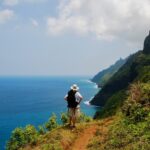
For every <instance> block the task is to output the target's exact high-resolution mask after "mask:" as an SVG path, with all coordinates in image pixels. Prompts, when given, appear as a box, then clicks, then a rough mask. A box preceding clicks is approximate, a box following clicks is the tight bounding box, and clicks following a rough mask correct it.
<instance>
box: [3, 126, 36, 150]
mask: <svg viewBox="0 0 150 150" xmlns="http://www.w3.org/2000/svg"><path fill="white" fill-rule="evenodd" d="M37 139H38V132H37V130H36V129H35V127H34V126H32V125H27V126H26V127H25V128H16V129H15V130H14V131H12V134H11V137H10V140H9V141H8V142H7V145H6V149H7V150H17V149H19V148H20V147H23V146H25V145H26V144H29V143H30V144H32V145H35V144H36V142H37Z"/></svg>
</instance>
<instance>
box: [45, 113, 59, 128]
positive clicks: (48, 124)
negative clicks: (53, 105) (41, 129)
mask: <svg viewBox="0 0 150 150" xmlns="http://www.w3.org/2000/svg"><path fill="white" fill-rule="evenodd" d="M57 127H58V124H57V117H56V115H55V114H52V116H51V117H50V119H49V120H48V122H46V123H45V128H46V129H47V130H48V131H51V130H52V129H54V128H57Z"/></svg>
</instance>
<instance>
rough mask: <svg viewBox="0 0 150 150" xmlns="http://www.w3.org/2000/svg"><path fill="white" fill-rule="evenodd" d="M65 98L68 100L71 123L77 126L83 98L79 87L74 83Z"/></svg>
mask: <svg viewBox="0 0 150 150" xmlns="http://www.w3.org/2000/svg"><path fill="white" fill-rule="evenodd" d="M64 99H65V100H66V101H67V102H68V115H69V125H70V126H72V127H75V123H76V119H77V117H79V115H80V102H81V101H82V99H83V97H82V95H81V94H80V93H79V87H78V86H77V85H76V84H73V85H72V86H71V87H70V91H69V92H68V94H67V95H66V96H65V98H64Z"/></svg>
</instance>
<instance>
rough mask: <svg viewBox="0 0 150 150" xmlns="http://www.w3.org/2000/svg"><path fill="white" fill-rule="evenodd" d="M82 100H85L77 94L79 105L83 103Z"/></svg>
mask: <svg viewBox="0 0 150 150" xmlns="http://www.w3.org/2000/svg"><path fill="white" fill-rule="evenodd" d="M82 99H83V97H82V95H81V94H80V93H79V92H77V100H78V103H79V104H80V102H81V101H82Z"/></svg>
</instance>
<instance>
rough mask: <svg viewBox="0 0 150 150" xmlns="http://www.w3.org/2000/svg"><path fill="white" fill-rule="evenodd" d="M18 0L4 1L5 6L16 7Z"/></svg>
mask: <svg viewBox="0 0 150 150" xmlns="http://www.w3.org/2000/svg"><path fill="white" fill-rule="evenodd" d="M18 2H19V1H18V0H4V5H8V6H14V5H17V4H18Z"/></svg>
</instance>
